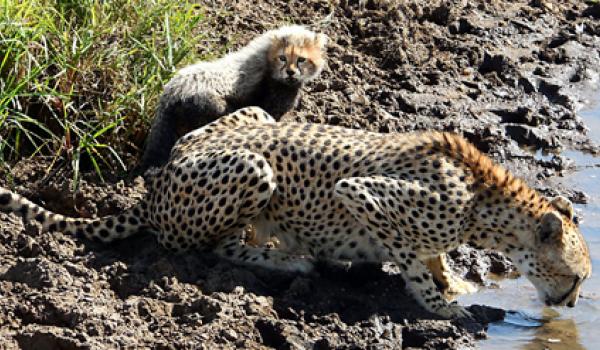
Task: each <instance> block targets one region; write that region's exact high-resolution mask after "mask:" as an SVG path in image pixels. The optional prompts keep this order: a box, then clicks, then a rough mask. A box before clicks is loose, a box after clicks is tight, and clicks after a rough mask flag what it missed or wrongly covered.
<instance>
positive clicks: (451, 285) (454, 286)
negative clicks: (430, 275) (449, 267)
mask: <svg viewBox="0 0 600 350" xmlns="http://www.w3.org/2000/svg"><path fill="white" fill-rule="evenodd" d="M447 280H448V286H447V287H446V288H445V289H444V294H446V295H451V296H458V295H462V294H471V293H475V292H476V291H477V286H476V285H475V284H474V283H471V282H469V281H465V280H464V279H462V278H460V277H459V276H457V275H455V274H454V273H452V274H449V275H448V276H447Z"/></svg>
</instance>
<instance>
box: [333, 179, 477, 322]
mask: <svg viewBox="0 0 600 350" xmlns="http://www.w3.org/2000/svg"><path fill="white" fill-rule="evenodd" d="M335 195H336V196H337V197H338V198H340V200H341V201H342V203H343V204H344V205H345V207H346V208H347V209H348V211H350V213H351V214H352V215H353V216H354V217H355V218H356V219H357V220H358V221H359V222H360V223H361V224H362V225H364V227H366V228H367V230H368V231H369V232H370V233H371V234H372V236H373V238H374V239H377V240H380V241H381V242H382V243H383V245H384V246H386V247H387V248H388V254H389V257H390V260H392V261H394V262H396V263H397V264H398V266H399V267H400V270H401V271H402V277H403V278H404V281H405V282H406V288H407V290H408V291H409V292H410V293H411V294H412V296H413V297H414V298H415V299H416V300H417V302H419V304H420V305H421V306H423V307H424V308H425V309H427V310H428V311H430V312H433V313H435V314H437V315H439V316H441V317H444V318H472V315H471V313H470V312H469V311H467V310H466V309H465V308H464V307H462V306H460V305H458V304H456V303H449V302H448V301H447V300H446V299H445V298H444V297H443V296H442V294H441V293H440V291H439V290H438V289H437V286H436V285H435V283H434V282H433V278H432V277H433V276H432V273H431V272H430V271H429V270H428V268H427V265H426V264H425V262H426V260H427V259H425V258H423V257H420V256H418V255H417V254H416V253H415V249H414V244H413V243H412V242H411V239H416V237H409V236H405V235H404V234H403V228H402V226H401V225H400V224H399V222H400V221H402V220H404V221H406V220H408V215H411V213H410V212H409V211H407V210H406V209H404V208H403V207H402V204H401V203H404V204H405V206H406V207H409V208H417V207H418V204H417V202H418V201H427V199H428V198H429V197H430V196H431V195H432V193H431V190H430V189H428V188H425V187H422V186H420V185H419V183H418V182H410V181H405V180H399V179H393V178H389V177H384V176H374V177H354V178H348V179H342V180H340V181H338V182H337V183H336V185H335ZM399 203H400V204H399ZM399 208H400V209H399Z"/></svg>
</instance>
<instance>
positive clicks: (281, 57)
mask: <svg viewBox="0 0 600 350" xmlns="http://www.w3.org/2000/svg"><path fill="white" fill-rule="evenodd" d="M279 60H280V61H281V62H285V61H286V60H287V59H286V58H285V55H280V56H279Z"/></svg>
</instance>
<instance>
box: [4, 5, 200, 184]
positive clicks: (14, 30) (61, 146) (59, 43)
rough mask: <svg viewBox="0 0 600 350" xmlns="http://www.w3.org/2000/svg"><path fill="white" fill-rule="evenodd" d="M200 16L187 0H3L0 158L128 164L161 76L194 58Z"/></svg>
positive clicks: (93, 164) (105, 165)
mask: <svg viewBox="0 0 600 350" xmlns="http://www.w3.org/2000/svg"><path fill="white" fill-rule="evenodd" d="M202 20H203V12H202V9H201V8H200V7H199V6H198V5H195V4H192V3H190V2H186V1H172V0H154V1H144V0H112V1H101V0H79V1H68V0H53V1H52V0H29V1H18V0H0V166H2V164H1V163H3V162H7V161H14V160H15V159H19V158H21V157H28V156H32V155H36V154H43V155H51V156H53V157H54V159H55V160H58V159H61V160H66V161H67V162H62V163H66V164H71V167H72V170H73V174H74V175H73V176H74V177H75V180H77V179H78V177H79V171H80V170H79V169H81V167H82V166H88V167H89V166H91V167H92V168H93V169H95V170H96V172H97V173H98V175H99V176H100V178H102V170H104V169H112V170H119V169H122V170H125V168H126V166H125V162H124V161H123V159H122V158H123V155H127V154H134V155H135V154H136V153H137V152H136V150H137V149H138V148H139V145H141V144H142V142H143V139H144V137H145V132H146V130H147V126H148V123H149V120H151V118H152V117H153V113H154V108H155V105H156V103H157V100H158V97H159V95H160V93H161V91H162V86H163V85H164V83H165V82H166V81H167V80H168V79H169V78H170V77H171V75H172V73H173V72H174V71H175V69H176V67H178V66H181V65H183V64H185V63H188V62H190V61H193V60H197V59H199V57H197V56H196V55H195V54H194V51H195V50H194V48H195V46H196V45H198V44H199V41H200V40H201V39H202V36H201V35H199V34H198V33H197V30H195V29H196V28H197V27H198V24H199V22H200V21H202ZM53 164H54V162H53ZM75 184H77V181H75Z"/></svg>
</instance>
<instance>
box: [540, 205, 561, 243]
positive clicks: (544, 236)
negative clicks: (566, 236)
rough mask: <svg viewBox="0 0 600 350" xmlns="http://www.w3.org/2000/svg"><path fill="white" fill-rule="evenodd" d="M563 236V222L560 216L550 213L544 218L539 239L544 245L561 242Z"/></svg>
mask: <svg viewBox="0 0 600 350" xmlns="http://www.w3.org/2000/svg"><path fill="white" fill-rule="evenodd" d="M562 235H563V222H562V218H561V217H560V214H558V213H557V212H556V211H549V212H547V213H546V214H544V215H543V216H542V221H541V223H540V227H539V232H538V237H539V240H540V242H542V243H551V242H561V241H562Z"/></svg>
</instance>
